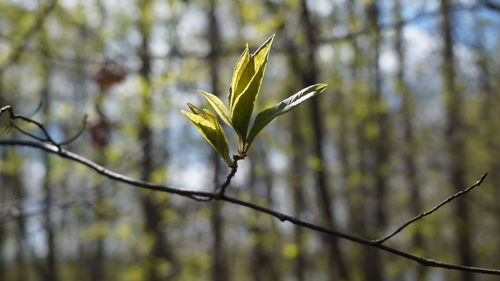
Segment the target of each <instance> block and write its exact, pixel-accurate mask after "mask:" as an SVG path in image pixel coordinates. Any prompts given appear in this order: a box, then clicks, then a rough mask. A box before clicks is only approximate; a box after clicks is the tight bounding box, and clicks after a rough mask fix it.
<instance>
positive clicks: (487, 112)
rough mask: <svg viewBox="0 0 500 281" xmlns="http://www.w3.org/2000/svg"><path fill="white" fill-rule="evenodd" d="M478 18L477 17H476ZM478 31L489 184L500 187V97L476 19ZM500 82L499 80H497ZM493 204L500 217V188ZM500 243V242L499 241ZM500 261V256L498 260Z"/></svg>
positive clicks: (483, 34)
mask: <svg viewBox="0 0 500 281" xmlns="http://www.w3.org/2000/svg"><path fill="white" fill-rule="evenodd" d="M476 16H477V15H476ZM476 30H477V41H478V42H477V44H476V53H477V68H478V69H479V73H478V80H479V90H480V92H481V94H482V96H481V98H482V104H481V108H480V111H481V114H480V119H481V124H484V126H481V127H484V133H483V134H482V135H481V138H482V139H484V140H485V142H486V143H485V145H486V150H487V151H488V159H487V161H488V165H489V168H488V182H490V183H491V184H492V185H493V186H498V183H500V155H499V150H498V144H499V143H500V134H499V132H498V129H497V128H498V124H500V115H499V114H498V112H499V109H500V108H499V104H500V99H499V98H500V96H499V95H498V91H497V92H495V84H494V79H495V76H494V75H492V72H493V73H494V71H492V70H490V68H492V64H491V61H490V57H489V54H488V49H487V43H486V42H487V39H488V33H487V32H488V31H487V28H486V27H485V26H484V24H483V23H482V22H481V19H476ZM496 81H497V82H498V81H500V80H499V79H497V80H496ZM493 198H494V199H493V201H492V202H494V203H493V204H494V205H495V208H494V210H495V213H496V214H495V215H496V216H497V217H500V204H498V203H497V202H498V200H499V198H500V188H495V191H493ZM497 227H498V232H499V233H500V220H497ZM497 241H499V240H497ZM497 243H498V242H497ZM498 260H499V261H500V256H499V258H498Z"/></svg>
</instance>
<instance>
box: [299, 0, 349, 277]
mask: <svg viewBox="0 0 500 281" xmlns="http://www.w3.org/2000/svg"><path fill="white" fill-rule="evenodd" d="M301 9H302V11H301V23H302V28H303V31H304V34H305V37H306V41H307V48H308V49H307V51H306V53H307V60H306V61H305V64H304V66H305V67H304V70H303V71H302V73H301V74H302V75H301V77H302V82H303V84H304V86H308V85H311V84H315V83H318V82H319V81H318V78H319V69H318V65H317V62H316V51H317V40H316V35H317V29H316V26H315V25H314V24H313V21H312V18H311V13H310V11H309V8H308V6H307V1H306V0H301ZM309 106H310V109H309V112H310V114H311V117H310V118H311V123H312V127H313V128H312V129H313V136H312V138H313V147H314V151H313V153H314V160H313V162H314V163H316V164H315V165H314V166H315V167H313V169H314V170H315V171H314V175H315V181H316V188H317V197H318V200H319V204H320V206H319V207H320V210H321V216H322V218H323V223H324V224H325V225H326V226H327V227H329V228H336V223H335V214H334V209H333V208H332V206H331V202H332V201H333V197H332V194H331V193H332V191H331V190H330V187H329V182H328V179H327V173H326V165H325V155H324V152H323V148H324V147H323V143H324V140H323V137H324V131H325V126H324V125H323V116H322V111H321V108H320V106H319V101H318V99H317V97H314V98H311V101H310V102H309ZM324 239H325V241H326V243H327V245H328V251H329V253H328V254H329V256H328V261H329V264H328V268H329V269H330V273H329V274H330V277H331V278H339V279H342V280H349V276H348V270H347V266H346V263H345V258H344V256H343V254H342V252H341V250H340V246H339V239H338V238H337V237H324Z"/></svg>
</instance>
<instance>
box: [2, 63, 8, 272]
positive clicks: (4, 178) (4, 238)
mask: <svg viewBox="0 0 500 281" xmlns="http://www.w3.org/2000/svg"><path fill="white" fill-rule="evenodd" d="M3 95H4V93H3V74H2V73H0V107H3V106H5V104H7V103H6V102H5V99H4V97H3ZM6 155H7V153H6V151H5V149H4V148H1V149H0V159H2V160H3V159H5V158H6ZM0 165H1V164H0ZM0 168H1V166H0ZM6 182H7V181H6V175H5V173H4V172H3V171H2V170H1V169H0V185H1V186H4V187H5V186H7V187H8V186H9V185H8V184H7V183H6ZM5 201H7V188H2V189H1V190H0V203H1V204H2V205H3V204H4V203H3V202H5ZM0 210H1V208H0ZM6 233H7V231H6V227H5V225H4V224H3V225H0V281H6V279H7V277H6V273H7V271H6V270H5V265H6V264H7V262H6V259H5V257H4V250H5V248H6V247H5V245H6V243H5V241H6V240H7V235H6Z"/></svg>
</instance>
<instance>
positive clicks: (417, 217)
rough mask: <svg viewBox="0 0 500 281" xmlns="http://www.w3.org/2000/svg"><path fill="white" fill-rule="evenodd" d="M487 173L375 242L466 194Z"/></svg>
mask: <svg viewBox="0 0 500 281" xmlns="http://www.w3.org/2000/svg"><path fill="white" fill-rule="evenodd" d="M487 175H488V173H484V174H483V175H482V176H481V178H480V179H479V180H478V181H476V182H475V183H474V184H473V185H471V186H469V187H467V188H466V189H462V190H460V191H459V192H457V193H455V194H453V195H452V196H450V197H448V198H446V199H445V200H444V201H442V202H441V203H439V204H437V205H436V206H434V208H432V209H430V210H429V211H427V212H423V213H421V214H420V215H418V216H416V217H414V218H412V219H411V220H409V221H407V222H406V223H404V224H403V225H401V226H400V227H398V228H397V229H396V230H394V231H393V232H391V233H389V234H388V235H386V236H385V237H383V238H380V239H377V240H374V242H375V243H380V244H382V243H384V242H385V241H387V240H389V239H391V238H392V237H393V236H394V235H396V234H398V233H399V232H401V231H402V230H403V229H405V228H406V227H407V226H409V225H410V224H412V223H414V222H416V221H418V220H419V219H421V218H423V217H425V216H428V215H430V214H432V213H434V212H435V211H437V210H438V209H439V208H441V207H443V206H444V205H446V204H447V203H450V202H451V201H453V200H454V199H457V198H458V197H460V196H462V195H464V194H466V193H467V192H469V191H471V190H472V189H474V188H476V187H478V186H480V185H481V184H482V183H483V181H484V179H485V178H486V176H487Z"/></svg>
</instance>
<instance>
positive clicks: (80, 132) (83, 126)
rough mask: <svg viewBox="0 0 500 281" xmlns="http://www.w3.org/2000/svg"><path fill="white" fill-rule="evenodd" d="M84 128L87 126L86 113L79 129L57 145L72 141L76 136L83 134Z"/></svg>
mask: <svg viewBox="0 0 500 281" xmlns="http://www.w3.org/2000/svg"><path fill="white" fill-rule="evenodd" d="M86 128H87V114H85V115H84V116H83V122H82V127H81V128H80V130H79V131H78V132H77V133H76V134H75V135H74V136H72V137H70V138H69V139H67V140H65V141H62V142H60V143H59V145H68V144H70V143H72V142H74V141H75V140H76V139H77V138H79V137H80V136H81V135H82V134H83V132H85V129H86Z"/></svg>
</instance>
